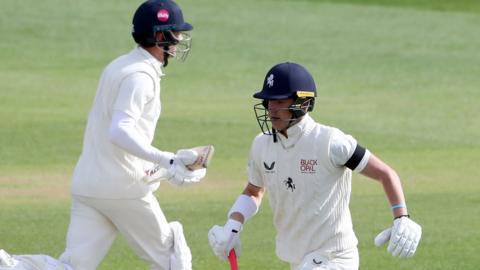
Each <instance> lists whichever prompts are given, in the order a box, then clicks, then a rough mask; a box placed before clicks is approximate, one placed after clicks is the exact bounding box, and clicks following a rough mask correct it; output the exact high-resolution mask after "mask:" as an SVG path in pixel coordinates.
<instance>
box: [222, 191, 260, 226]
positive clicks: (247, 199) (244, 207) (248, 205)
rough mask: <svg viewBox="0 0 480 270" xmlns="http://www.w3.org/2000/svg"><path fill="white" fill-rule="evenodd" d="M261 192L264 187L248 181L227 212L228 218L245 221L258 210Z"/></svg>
mask: <svg viewBox="0 0 480 270" xmlns="http://www.w3.org/2000/svg"><path fill="white" fill-rule="evenodd" d="M263 194H264V188H260V187H257V186H254V185H252V184H250V183H248V185H247V187H245V189H244V190H243V192H242V194H241V195H240V196H239V197H238V198H237V200H236V201H235V203H234V204H233V206H232V208H231V209H230V211H229V212H228V218H229V219H233V220H236V221H239V222H241V223H242V224H243V223H245V222H246V221H247V220H248V219H249V218H251V217H253V216H254V215H255V214H256V213H257V212H258V208H259V207H260V204H261V202H262V197H263Z"/></svg>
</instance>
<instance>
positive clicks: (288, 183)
mask: <svg viewBox="0 0 480 270" xmlns="http://www.w3.org/2000/svg"><path fill="white" fill-rule="evenodd" d="M283 184H285V186H286V187H287V190H291V191H292V192H293V190H294V189H295V183H294V182H293V179H292V178H290V177H288V178H287V180H283Z"/></svg>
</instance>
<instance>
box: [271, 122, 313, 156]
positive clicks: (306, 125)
mask: <svg viewBox="0 0 480 270" xmlns="http://www.w3.org/2000/svg"><path fill="white" fill-rule="evenodd" d="M314 123H315V121H314V120H313V119H312V118H311V117H310V115H308V114H306V115H305V116H303V118H302V120H300V122H298V123H296V124H295V125H293V126H291V127H289V128H288V129H287V135H288V138H286V137H285V136H283V135H282V134H281V133H278V135H279V136H278V138H279V140H280V142H281V144H282V146H283V147H284V148H285V149H287V148H291V147H293V146H295V144H296V143H297V142H298V141H299V140H300V138H301V137H302V135H307V134H309V133H310V131H312V129H313V126H314V125H313V124H314Z"/></svg>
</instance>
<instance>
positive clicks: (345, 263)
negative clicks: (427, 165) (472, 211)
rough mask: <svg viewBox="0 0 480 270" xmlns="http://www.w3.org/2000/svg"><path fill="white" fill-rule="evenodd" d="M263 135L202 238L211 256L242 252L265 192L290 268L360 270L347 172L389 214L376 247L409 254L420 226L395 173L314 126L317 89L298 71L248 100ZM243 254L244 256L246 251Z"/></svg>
mask: <svg viewBox="0 0 480 270" xmlns="http://www.w3.org/2000/svg"><path fill="white" fill-rule="evenodd" d="M253 96H254V97H255V98H258V99H260V100H261V103H259V104H257V105H255V107H254V108H255V113H256V117H257V120H258V123H259V125H260V127H261V129H262V131H263V132H262V133H261V134H259V135H258V136H257V137H256V138H255V139H254V141H253V144H252V147H251V151H250V158H249V162H248V184H247V186H246V188H245V189H244V191H243V193H242V194H241V195H240V196H239V197H238V199H237V200H236V201H235V203H234V204H233V206H232V208H231V209H230V211H229V213H228V220H227V222H226V224H225V225H224V226H223V227H221V226H218V225H215V226H213V227H212V229H211V230H210V231H209V233H208V239H209V242H210V245H211V247H212V249H213V252H214V253H215V255H217V256H218V257H219V258H221V259H224V260H225V259H227V256H228V255H229V253H230V252H231V250H232V249H234V250H235V252H236V254H237V255H239V253H240V232H241V231H242V227H243V224H245V222H246V221H247V220H248V219H250V218H252V217H253V216H254V215H255V214H256V213H257V211H258V207H259V206H260V203H261V202H262V198H263V195H264V193H265V191H268V197H269V200H270V206H271V207H272V211H273V223H274V226H275V228H276V231H277V236H276V254H277V256H278V257H279V258H280V259H281V260H283V261H285V262H288V263H289V264H290V267H291V269H295V270H300V269H301V270H307V269H308V270H311V269H349V270H351V269H358V267H359V255H358V250H357V238H356V236H355V233H354V231H353V226H352V220H351V215H350V210H349V201H350V192H351V179H352V171H355V172H359V173H361V174H363V175H365V176H368V177H370V178H372V179H375V180H377V181H379V182H380V183H381V184H382V185H383V188H384V190H385V194H386V196H387V198H388V201H389V203H390V205H391V208H392V214H393V225H392V227H391V228H388V229H387V230H385V231H384V232H382V233H381V234H380V235H379V236H377V239H376V240H375V242H376V244H377V245H381V244H383V243H386V242H389V244H388V248H387V249H388V251H389V252H391V253H392V254H393V256H399V257H411V256H413V255H414V253H415V250H416V248H417V246H418V243H419V240H420V237H421V232H422V231H421V227H420V226H419V225H418V224H417V223H415V222H414V221H413V220H411V219H410V216H409V215H408V211H407V207H406V202H405V197H404V194H403V191H402V186H401V183H400V179H399V177H398V175H397V173H396V172H395V171H394V170H393V169H392V168H390V167H389V166H388V165H387V164H385V163H384V162H383V161H381V160H380V159H379V158H377V157H376V156H375V155H373V154H372V153H371V152H370V151H369V150H367V149H365V148H364V147H362V146H361V145H360V144H359V143H358V142H357V141H356V140H355V139H354V138H353V137H352V136H350V135H347V134H345V133H343V132H342V131H340V130H339V129H337V128H334V127H329V126H325V125H322V124H319V123H317V122H315V121H314V120H313V119H312V118H311V117H310V116H309V114H308V112H309V111H312V110H313V108H314V101H315V97H316V86H315V82H314V80H313V78H312V76H311V74H310V73H309V72H308V71H307V70H306V69H305V68H304V67H303V66H301V65H298V64H295V63H289V62H287V63H281V64H278V65H275V66H274V67H273V68H271V69H270V71H268V73H267V75H266V76H265V80H264V83H263V88H262V90H261V91H259V92H258V93H255V94H254V95H253ZM247 252H248V251H247Z"/></svg>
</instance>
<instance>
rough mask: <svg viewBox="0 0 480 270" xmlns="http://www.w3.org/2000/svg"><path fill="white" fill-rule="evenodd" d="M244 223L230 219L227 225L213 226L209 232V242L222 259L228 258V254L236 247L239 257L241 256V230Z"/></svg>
mask: <svg viewBox="0 0 480 270" xmlns="http://www.w3.org/2000/svg"><path fill="white" fill-rule="evenodd" d="M241 230H242V223H241V222H239V221H236V220H233V219H229V220H228V221H227V223H226V224H225V226H223V227H221V226H218V225H215V226H213V227H212V228H211V229H210V231H209V232H208V242H210V246H211V247H212V250H213V253H214V254H215V255H216V256H217V257H218V258H220V259H222V260H224V261H226V260H228V254H229V253H230V251H231V250H232V249H235V253H236V254H237V257H240V252H241V243H240V231H241Z"/></svg>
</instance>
